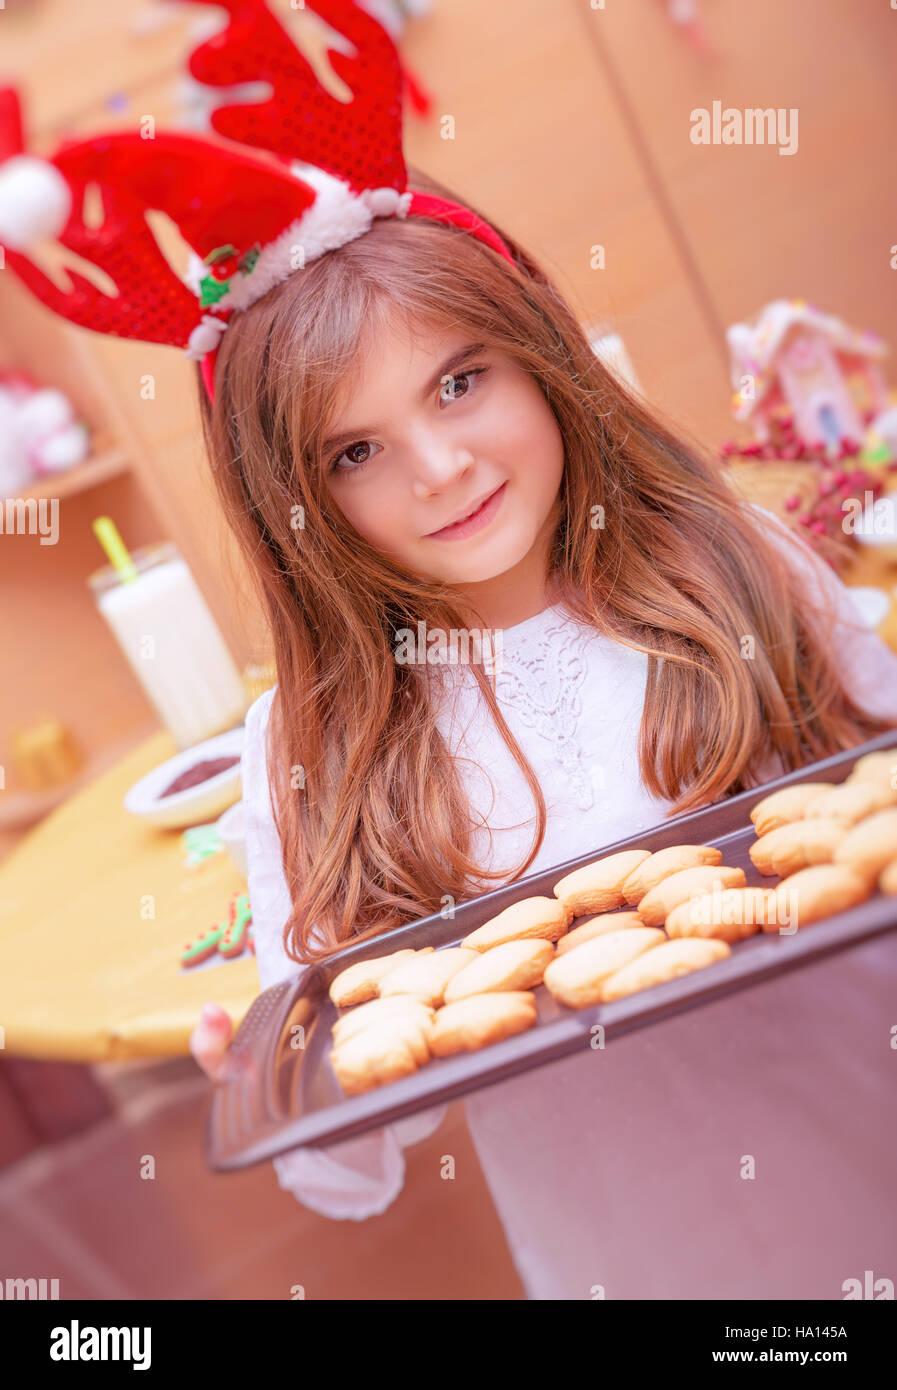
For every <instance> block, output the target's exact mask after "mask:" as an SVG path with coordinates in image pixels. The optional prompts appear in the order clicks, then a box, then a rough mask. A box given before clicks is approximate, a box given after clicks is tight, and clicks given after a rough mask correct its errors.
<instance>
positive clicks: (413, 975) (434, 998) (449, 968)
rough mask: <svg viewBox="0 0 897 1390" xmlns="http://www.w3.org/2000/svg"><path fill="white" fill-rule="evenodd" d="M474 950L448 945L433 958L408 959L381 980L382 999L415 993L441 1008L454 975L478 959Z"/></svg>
mask: <svg viewBox="0 0 897 1390" xmlns="http://www.w3.org/2000/svg"><path fill="white" fill-rule="evenodd" d="M476 958H477V955H476V952H475V951H466V950H465V949H464V948H463V947H462V946H448V947H446V948H445V949H444V950H442V951H434V952H433V953H432V955H428V956H418V957H417V958H416V959H415V960H405V961H402V962H401V963H400V964H399V965H397V966H396V967H395V969H394V970H391V971H390V972H389V974H388V975H384V977H383V979H382V980H381V981H380V998H381V999H387V998H389V996H390V995H392V994H413V995H414V997H415V998H416V999H420V1000H421V1002H422V1003H424V1004H429V1005H430V1006H431V1008H434V1009H435V1008H438V1007H439V1005H440V1004H441V1003H442V1000H443V998H444V996H445V987H446V985H447V984H448V982H449V980H450V979H451V978H452V976H453V975H457V974H458V971H459V970H463V969H464V967H465V965H470V963H471V961H474V960H476Z"/></svg>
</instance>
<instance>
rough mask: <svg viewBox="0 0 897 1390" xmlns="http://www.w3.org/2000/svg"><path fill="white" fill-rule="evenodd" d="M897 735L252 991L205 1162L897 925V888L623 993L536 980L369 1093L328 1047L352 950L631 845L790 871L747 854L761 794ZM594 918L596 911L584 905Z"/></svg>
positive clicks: (377, 952) (545, 1055) (360, 952)
mask: <svg viewBox="0 0 897 1390" xmlns="http://www.w3.org/2000/svg"><path fill="white" fill-rule="evenodd" d="M895 746H897V737H895V731H890V732H887V733H884V734H881V735H879V736H878V737H877V738H875V739H872V740H870V741H869V742H868V743H864V744H862V745H859V746H858V747H856V748H852V749H848V750H847V751H845V752H842V753H838V754H835V755H834V756H833V757H830V758H826V759H823V760H822V761H820V762H816V763H811V764H809V765H808V766H806V767H803V768H800V769H799V770H798V771H797V772H792V773H790V774H788V775H787V776H785V777H780V778H778V779H777V780H776V781H774V782H768V783H766V784H764V785H763V786H759V787H753V788H751V789H750V790H749V791H746V792H742V793H740V794H739V795H737V796H733V797H729V798H727V799H725V800H723V801H720V802H716V803H715V804H713V805H711V806H706V807H703V808H701V809H700V810H698V811H690V812H687V813H686V814H684V815H681V816H676V817H675V818H674V819H672V820H667V821H664V822H663V823H662V824H661V825H658V826H655V827H654V828H653V829H650V830H645V831H642V832H641V833H640V834H638V835H632V836H629V837H628V838H627V839H625V840H617V841H616V842H615V843H613V844H603V845H600V846H597V847H596V848H595V850H593V851H592V852H591V853H589V854H583V855H580V856H579V857H578V858H576V859H570V860H567V861H565V862H564V863H562V864H557V865H555V866H553V867H552V868H550V869H543V870H541V871H540V872H539V873H536V874H532V875H530V876H529V877H527V878H522V879H518V880H517V881H516V882H515V883H512V884H506V885H504V886H503V887H501V888H496V889H494V890H492V891H491V892H489V893H484V894H482V895H481V896H479V897H477V898H473V899H471V900H469V901H468V902H465V903H462V904H461V905H460V906H458V907H456V909H455V915H454V918H453V919H451V920H449V919H446V918H443V917H442V916H441V915H439V914H434V915H433V916H430V917H422V918H421V919H420V920H419V921H417V922H412V923H409V924H408V925H407V926H404V927H398V928H396V929H395V930H394V931H390V932H385V933H384V934H383V936H380V937H378V938H377V939H376V940H374V941H365V942H363V943H360V944H358V945H356V946H348V947H347V948H346V949H345V950H344V951H341V952H340V953H339V954H338V955H335V956H333V957H331V958H330V959H329V960H328V961H326V962H320V963H317V964H316V965H314V966H313V967H312V968H311V969H310V970H309V971H308V972H307V973H306V974H305V975H304V976H303V978H302V979H301V980H287V981H285V982H282V983H281V984H278V985H274V986H273V987H272V988H270V989H267V990H265V991H264V992H263V993H262V994H260V995H259V997H258V998H257V999H256V1000H255V1001H254V1002H253V1004H252V1006H251V1007H250V1009H249V1011H248V1013H247V1014H246V1017H245V1018H244V1020H243V1022H242V1024H241V1026H240V1028H239V1029H238V1031H237V1034H236V1036H235V1038H234V1040H233V1043H232V1045H231V1054H232V1057H233V1059H234V1062H235V1074H234V1075H233V1076H231V1077H230V1078H229V1079H228V1080H225V1081H221V1082H218V1083H216V1084H215V1086H214V1088H213V1094H212V1101H211V1109H210V1114H209V1123H208V1127H207V1132H206V1149H205V1155H206V1161H207V1162H208V1164H209V1166H210V1167H211V1168H213V1169H215V1170H217V1171H228V1170H230V1169H235V1168H243V1167H247V1166H249V1165H251V1164H254V1163H261V1162H262V1161H264V1160H265V1159H270V1158H272V1157H273V1156H274V1155H275V1154H279V1153H284V1152H286V1151H287V1150H290V1149H295V1148H301V1147H304V1146H309V1147H315V1146H318V1145H322V1144H323V1145H330V1144H335V1143H338V1142H339V1141H341V1140H343V1139H349V1138H351V1137H352V1136H353V1135H358V1134H363V1133H364V1132H365V1131H366V1130H371V1129H378V1128H380V1127H381V1126H383V1125H387V1124H391V1123H393V1122H394V1121H396V1120H399V1119H401V1118H402V1117H403V1116H405V1115H411V1114H414V1113H415V1111H419V1110H426V1109H429V1108H430V1107H431V1106H436V1105H440V1104H442V1103H443V1102H445V1101H449V1100H453V1099H455V1098H457V1097H459V1096H464V1095H467V1094H469V1093H470V1092H471V1091H475V1090H478V1089H480V1088H481V1087H484V1086H489V1085H492V1084H494V1083H495V1082H498V1081H503V1080H505V1079H506V1078H507V1077H510V1076H514V1075H515V1074H517V1073H519V1072H523V1071H528V1070H530V1069H531V1068H534V1067H540V1066H544V1065H545V1064H546V1063H548V1062H553V1061H555V1060H556V1059H557V1058H559V1057H566V1056H568V1055H569V1054H571V1053H574V1052H576V1051H578V1050H579V1049H581V1048H584V1047H585V1048H587V1047H589V1046H590V1043H591V1039H592V1029H593V1027H594V1025H595V1024H599V1023H600V1024H601V1025H603V1028H604V1040H605V1042H607V1041H610V1040H611V1039H613V1038H615V1037H618V1036H620V1035H622V1034H623V1033H627V1032H630V1031H632V1030H633V1029H636V1028H646V1027H648V1026H650V1025H651V1024H653V1023H657V1022H659V1021H660V1020H662V1019H664V1018H667V1017H669V1016H670V1015H671V1014H676V1013H680V1012H682V1011H683V1010H686V1009H694V1008H698V1007H700V1005H701V1004H704V1003H706V1002H708V1001H709V1000H711V999H717V998H719V997H720V996H721V995H725V994H729V993H731V992H732V991H734V990H741V989H745V988H747V987H749V986H752V985H756V984H758V983H760V982H761V981H764V980H767V979H769V978H770V977H772V976H776V975H781V974H783V973H784V972H785V971H788V970H793V969H795V968H797V967H799V966H802V965H805V964H807V963H808V962H810V961H813V960H816V959H818V958H820V957H822V956H827V955H830V954H831V953H833V952H836V951H843V950H845V949H847V948H849V947H851V946H855V945H857V944H858V943H860V942H862V941H865V940H867V939H869V938H871V937H874V936H877V935H879V934H881V933H883V932H887V931H893V930H894V929H895V928H897V897H894V896H886V895H884V894H882V893H876V894H875V895H874V896H873V897H871V898H869V899H868V900H867V901H866V902H864V903H861V904H860V905H859V906H858V907H855V908H851V909H850V910H848V911H846V912H840V913H838V914H837V915H836V916H833V917H830V918H826V919H825V920H824V921H822V922H816V923H813V924H811V925H810V926H808V927H806V928H800V929H799V930H798V931H796V932H795V933H794V934H793V935H787V934H786V935H780V934H778V933H770V934H769V935H767V934H765V933H758V934H757V935H755V936H753V937H749V938H748V939H747V940H746V941H742V942H739V943H737V944H735V945H733V947H732V954H731V956H729V957H727V958H726V959H725V960H723V961H719V962H717V963H715V964H714V965H710V966H706V967H705V968H704V969H702V970H698V971H695V972H693V973H691V974H688V975H684V976H681V977H680V978H679V979H676V980H670V981H667V982H665V983H664V984H660V985H656V986H655V987H654V988H652V989H646V990H642V991H641V992H639V993H637V994H632V995H629V996H627V997H626V998H624V999H620V1000H616V1001H615V1002H613V1003H609V1004H598V1005H595V1006H594V1007H592V1008H588V1009H582V1010H578V1011H573V1010H570V1009H566V1008H564V1007H563V1006H562V1005H560V1004H558V1003H557V1001H556V1000H555V999H554V998H553V997H552V995H551V994H550V993H549V992H548V990H547V989H546V988H545V987H544V985H540V986H538V987H537V988H536V989H535V991H534V993H535V996H536V1000H537V1003H538V1012H539V1020H538V1023H537V1024H536V1025H535V1026H534V1027H532V1028H530V1029H529V1030H528V1031H526V1032H524V1033H518V1034H516V1035H515V1036H514V1037H511V1038H506V1039H505V1040H504V1041H503V1042H499V1043H495V1044H493V1045H492V1046H490V1047H486V1048H482V1049H481V1050H480V1051H478V1052H471V1053H462V1054H460V1055H458V1056H454V1057H444V1058H437V1059H433V1060H431V1061H430V1062H428V1063H427V1065H426V1066H424V1067H422V1068H421V1070H420V1071H419V1072H417V1073H416V1074H415V1075H413V1076H409V1077H405V1078H403V1079H402V1080H400V1081H394V1082H391V1083H390V1084H388V1085H384V1086H379V1087H376V1088H375V1089H374V1090H372V1091H368V1092H366V1093H365V1094H363V1095H359V1096H351V1097H347V1096H346V1095H345V1093H344V1092H343V1090H342V1088H341V1086H340V1085H339V1082H338V1081H337V1079H336V1077H335V1075H334V1073H333V1070H332V1068H331V1066H330V1062H329V1060H328V1052H329V1050H330V1047H331V1027H332V1025H333V1023H334V1021H335V1019H336V1017H337V1010H336V1009H335V1008H334V1006H333V1005H332V1004H331V1002H330V999H329V998H328V992H327V991H328V987H329V984H330V981H331V980H332V979H333V977H334V976H335V975H336V974H338V972H339V971H340V970H343V969H345V967H346V966H347V965H351V964H352V963H353V962H354V961H358V960H363V959H364V958H365V957H368V956H381V955H385V954H387V952H390V951H396V950H399V949H401V948H403V947H415V948H417V947H420V946H425V945H428V946H436V947H440V946H453V945H457V944H458V943H459V942H460V941H461V939H462V938H463V937H465V936H467V935H468V933H469V932H471V931H473V930H474V928H476V927H479V926H482V924H483V923H484V922H486V921H488V920H489V919H490V918H492V917H494V916H495V915H496V914H497V913H498V912H500V911H501V910H502V909H503V908H505V907H507V906H509V904H510V903H513V902H516V901H517V900H518V899H519V898H526V897H530V896H531V895H533V894H544V895H545V896H548V897H550V896H551V894H552V890H553V886H554V884H555V883H557V881H558V879H560V878H561V877H563V875H564V874H566V873H569V872H570V871H571V870H572V869H576V868H579V867H580V866H581V865H583V864H588V863H590V862H591V861H592V860H594V859H598V858H603V857H604V856H605V855H608V854H612V853H615V852H616V851H618V850H621V849H634V848H644V849H650V850H658V849H663V848H664V846H666V845H674V844H706V845H715V846H716V847H717V848H719V849H720V850H722V854H723V863H724V864H733V865H737V866H739V867H740V868H743V869H744V871H745V875H746V878H747V882H748V884H761V885H764V886H766V887H773V886H775V884H776V883H778V882H779V881H780V880H778V879H776V878H772V877H766V878H764V877H763V876H762V875H761V874H759V873H758V872H757V870H756V869H755V867H754V865H753V863H752V862H751V860H750V858H749V855H748V850H749V848H750V846H751V845H752V844H753V843H754V840H755V839H756V835H755V832H754V828H753V825H752V823H751V821H750V811H751V809H752V807H753V806H755V805H756V803H757V802H758V801H760V800H761V799H762V798H763V797H764V796H767V795H769V793H770V792H771V791H775V790H777V789H778V788H780V787H785V786H791V785H794V784H797V783H800V782H807V781H827V782H835V783H837V782H842V781H843V780H844V779H845V778H846V777H847V775H848V773H849V772H850V770H851V768H852V767H853V765H854V763H855V762H856V761H857V759H858V758H860V757H861V756H862V755H863V754H865V753H871V752H875V751H878V750H880V749H885V748H891V747H895ZM589 915H594V914H589ZM586 920H588V917H587V916H583V917H582V918H581V919H579V921H586ZM579 921H577V922H574V925H579ZM571 929H572V928H571ZM895 949H897V945H895Z"/></svg>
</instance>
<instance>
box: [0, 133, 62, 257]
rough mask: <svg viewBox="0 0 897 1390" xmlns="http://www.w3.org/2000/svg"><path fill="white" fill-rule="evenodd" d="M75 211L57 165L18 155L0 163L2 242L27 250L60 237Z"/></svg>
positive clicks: (0, 240)
mask: <svg viewBox="0 0 897 1390" xmlns="http://www.w3.org/2000/svg"><path fill="white" fill-rule="evenodd" d="M71 210H72V190H71V188H70V187H69V185H68V182H67V181H66V179H65V178H63V176H62V174H61V173H60V172H59V170H58V169H57V168H56V166H55V164H50V163H48V161H47V160H45V159H35V158H34V157H33V156H32V155H27V154H15V155H13V156H12V158H11V159H7V160H5V161H4V162H3V163H2V164H0V242H2V243H3V244H4V246H8V247H10V249H11V250H13V251H27V250H28V248H29V246H33V245H34V244H35V243H36V242H39V241H42V240H43V239H44V238H45V237H58V236H59V235H60V234H61V233H62V232H63V230H64V229H65V224H66V223H67V222H68V219H69V215H70V214H71Z"/></svg>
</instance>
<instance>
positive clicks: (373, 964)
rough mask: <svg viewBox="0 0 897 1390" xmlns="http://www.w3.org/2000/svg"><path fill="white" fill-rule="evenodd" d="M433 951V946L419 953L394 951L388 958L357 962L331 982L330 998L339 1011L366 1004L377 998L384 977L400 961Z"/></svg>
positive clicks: (376, 957) (424, 948)
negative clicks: (354, 1005)
mask: <svg viewBox="0 0 897 1390" xmlns="http://www.w3.org/2000/svg"><path fill="white" fill-rule="evenodd" d="M432 950H433V947H432V946H423V947H421V949H420V950H419V951H410V950H409V951H393V952H392V954H391V955H388V956H372V957H371V958H370V960H360V961H357V962H356V963H355V965H349V966H347V967H346V969H345V970H341V971H340V973H339V974H338V975H335V976H334V978H333V979H332V980H331V982H330V991H329V993H330V998H331V1000H332V1002H333V1003H334V1004H335V1005H336V1007H337V1008H338V1009H346V1008H348V1007H349V1005H350V1004H364V1003H365V1001H366V1000H368V999H374V998H376V995H377V991H378V990H379V987H380V981H381V980H382V979H383V976H384V975H388V974H389V972H390V970H393V969H394V968H395V966H396V965H398V964H399V962H400V961H405V960H411V958H412V956H420V955H427V954H429V953H430V952H431V951H432Z"/></svg>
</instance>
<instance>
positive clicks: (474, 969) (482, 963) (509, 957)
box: [445, 937, 554, 1004]
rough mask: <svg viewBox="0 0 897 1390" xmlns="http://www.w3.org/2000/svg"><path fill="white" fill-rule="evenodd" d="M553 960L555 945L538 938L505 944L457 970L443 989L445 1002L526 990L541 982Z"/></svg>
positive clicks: (495, 947) (478, 954)
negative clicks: (547, 966)
mask: <svg viewBox="0 0 897 1390" xmlns="http://www.w3.org/2000/svg"><path fill="white" fill-rule="evenodd" d="M551 960H554V946H553V945H552V944H551V942H550V941H544V940H542V938H541V937H529V938H524V939H523V940H522V941H504V942H502V944H501V945H500V946H493V947H492V950H491V951H483V952H482V953H477V956H476V960H474V961H472V962H471V964H470V965H465V967H464V969H463V970H459V971H458V973H457V975H454V976H453V977H452V978H451V979H450V980H449V982H448V984H447V985H446V987H445V1002H446V1004H452V1003H454V1001H455V1000H456V999H466V998H467V996H468V995H470V994H495V993H496V992H498V991H500V990H506V989H512V990H521V989H522V990H526V989H532V988H533V987H534V986H535V985H538V984H541V983H542V976H543V975H544V974H545V967H546V965H547V964H548V962H549V961H551Z"/></svg>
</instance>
